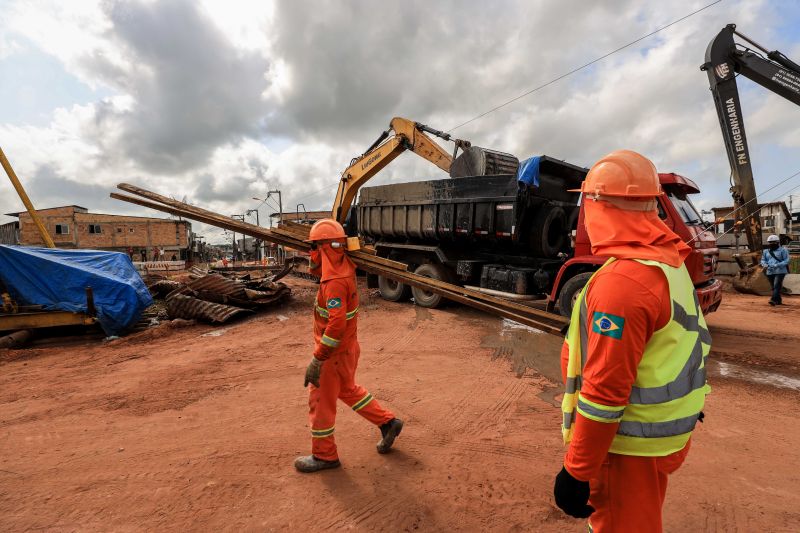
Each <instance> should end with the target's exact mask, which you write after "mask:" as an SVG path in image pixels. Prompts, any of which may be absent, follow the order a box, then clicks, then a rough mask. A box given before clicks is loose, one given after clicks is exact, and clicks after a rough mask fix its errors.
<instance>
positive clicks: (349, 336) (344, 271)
mask: <svg viewBox="0 0 800 533" xmlns="http://www.w3.org/2000/svg"><path fill="white" fill-rule="evenodd" d="M345 239H346V235H345V233H344V228H342V225H341V224H339V223H338V222H336V221H335V220H331V219H323V220H320V221H319V222H317V223H316V224H314V226H312V228H311V232H310V234H309V241H310V242H311V245H312V250H311V273H312V274H314V275H317V276H319V278H320V284H319V290H318V291H317V297H316V300H315V304H316V305H315V306H314V312H313V313H314V355H313V356H312V357H311V362H310V363H309V364H308V368H307V369H306V376H305V382H304V385H303V386H308V385H311V387H310V388H309V394H308V408H309V422H310V425H311V455H306V456H303V457H298V458H297V459H296V460H295V462H294V466H295V468H296V469H297V470H299V471H300V472H317V471H319V470H326V469H328V468H338V467H339V466H341V464H340V463H339V453H338V452H337V450H336V442H335V441H334V438H333V432H334V428H335V426H336V400H337V399H339V400H342V401H343V402H344V403H345V404H347V405H348V406H349V407H350V408H351V409H352V410H353V411H355V412H356V413H358V414H359V415H361V416H363V417H364V418H366V419H367V420H368V421H370V422H372V423H373V424H375V425H376V426H378V427H379V428H380V430H381V440H380V441H379V442H378V445H377V448H378V453H387V452H388V451H389V449H390V448H391V447H392V444H393V443H394V440H395V439H396V438H397V436H398V435H400V431H401V430H402V429H403V422H402V421H401V420H399V419H397V418H395V416H394V414H392V412H391V411H389V410H387V409H385V408H384V407H381V405H380V404H379V403H378V400H376V399H375V398H373V396H372V394H370V393H369V392H367V390H366V389H365V388H364V387H362V386H361V385H358V384H357V383H356V368H357V367H358V358H359V355H360V354H361V348H360V347H359V345H358V289H357V288H356V266H355V265H354V264H353V262H352V261H351V260H350V258H349V257H347V254H345V250H344V246H345ZM390 529H391V528H390Z"/></svg>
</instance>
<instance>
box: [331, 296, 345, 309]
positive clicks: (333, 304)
mask: <svg viewBox="0 0 800 533" xmlns="http://www.w3.org/2000/svg"><path fill="white" fill-rule="evenodd" d="M341 306H342V299H341V298H331V299H330V300H328V309H336V308H337V307H341Z"/></svg>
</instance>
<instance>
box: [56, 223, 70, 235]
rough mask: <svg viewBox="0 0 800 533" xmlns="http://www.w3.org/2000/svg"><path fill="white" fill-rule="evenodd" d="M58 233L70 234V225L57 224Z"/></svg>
mask: <svg viewBox="0 0 800 533" xmlns="http://www.w3.org/2000/svg"><path fill="white" fill-rule="evenodd" d="M56 235H69V225H68V224H56Z"/></svg>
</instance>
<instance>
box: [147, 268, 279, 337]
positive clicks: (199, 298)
mask: <svg viewBox="0 0 800 533" xmlns="http://www.w3.org/2000/svg"><path fill="white" fill-rule="evenodd" d="M284 275H285V273H284V272H280V273H278V274H277V275H274V276H271V277H268V278H260V279H251V277H252V275H251V274H244V275H239V276H237V275H236V274H234V273H225V274H222V273H219V272H209V271H205V270H202V269H199V268H196V267H194V268H192V269H191V270H190V272H189V278H190V281H188V282H187V283H182V282H180V281H176V280H173V279H167V278H164V277H163V276H156V275H152V274H151V275H149V276H147V278H146V280H145V283H146V284H147V288H148V289H149V290H150V292H151V294H152V295H153V297H154V298H163V299H164V301H165V308H166V315H167V317H168V318H170V319H176V318H182V319H187V320H189V319H195V320H200V321H204V322H211V323H214V324H221V323H224V322H227V321H229V320H231V319H232V318H234V317H239V316H243V315H250V314H253V313H255V312H257V311H260V310H263V309H267V308H269V307H273V306H275V305H278V304H279V303H281V302H283V301H284V300H286V299H287V298H288V297H289V296H290V295H291V289H290V288H289V287H288V286H287V285H286V284H285V283H283V282H280V281H278V279H280V278H281V277H283V276H284Z"/></svg>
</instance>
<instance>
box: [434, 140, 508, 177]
mask: <svg viewBox="0 0 800 533" xmlns="http://www.w3.org/2000/svg"><path fill="white" fill-rule="evenodd" d="M518 168H519V159H517V158H516V157H514V156H513V155H511V154H507V153H505V152H498V151H496V150H490V149H488V148H481V147H480V146H470V147H469V148H466V149H465V150H464V152H463V153H462V154H461V155H459V156H458V157H456V158H455V159H454V160H453V163H452V164H451V165H450V177H451V178H463V177H466V176H492V175H495V174H516V173H517V169H518Z"/></svg>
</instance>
